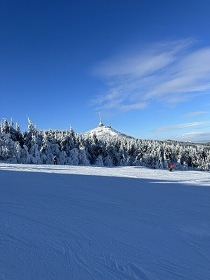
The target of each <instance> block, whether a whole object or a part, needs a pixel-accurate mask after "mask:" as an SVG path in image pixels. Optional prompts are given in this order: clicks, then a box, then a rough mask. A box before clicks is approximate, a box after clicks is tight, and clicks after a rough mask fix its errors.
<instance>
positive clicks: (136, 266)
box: [0, 164, 210, 280]
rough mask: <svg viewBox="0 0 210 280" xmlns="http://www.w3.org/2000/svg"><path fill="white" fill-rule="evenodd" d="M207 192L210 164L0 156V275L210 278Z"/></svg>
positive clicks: (83, 279)
mask: <svg viewBox="0 0 210 280" xmlns="http://www.w3.org/2000/svg"><path fill="white" fill-rule="evenodd" d="M209 201H210V173H209V172H198V171H188V172H187V171H183V172H169V171H167V170H154V169H153V170H152V169H145V168H141V167H116V168H102V167H90V166H86V167H82V166H59V165H57V166H53V165H22V164H20V165H9V164H0V214H1V215H0V279H1V280H28V279H30V280H37V279H39V280H46V279H47V280H57V279H59V280H69V279H74V280H108V279H109V280H123V279H124V280H166V279H167V280H186V279H190V280H207V279H210V266H209V263H210V203H209Z"/></svg>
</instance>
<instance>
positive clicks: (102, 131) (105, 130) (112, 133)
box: [82, 124, 132, 139]
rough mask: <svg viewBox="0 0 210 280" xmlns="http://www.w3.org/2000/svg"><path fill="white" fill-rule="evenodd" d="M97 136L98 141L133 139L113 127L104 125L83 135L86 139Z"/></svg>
mask: <svg viewBox="0 0 210 280" xmlns="http://www.w3.org/2000/svg"><path fill="white" fill-rule="evenodd" d="M94 135H95V136H97V138H98V139H106V138H118V139H120V138H129V139H131V138H132V137H130V136H128V135H125V134H123V133H121V132H119V131H117V130H115V129H113V128H112V127H111V126H106V125H103V124H99V126H98V127H96V128H94V129H92V130H90V131H88V132H86V133H83V134H82V136H84V137H93V136H94Z"/></svg>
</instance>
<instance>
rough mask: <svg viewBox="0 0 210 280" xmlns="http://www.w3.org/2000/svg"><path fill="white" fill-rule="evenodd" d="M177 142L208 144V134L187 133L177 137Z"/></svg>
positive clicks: (209, 136)
mask: <svg viewBox="0 0 210 280" xmlns="http://www.w3.org/2000/svg"><path fill="white" fill-rule="evenodd" d="M176 138H177V140H179V141H192V142H210V132H209V133H208V132H194V131H192V132H188V133H183V134H180V135H177V137H176Z"/></svg>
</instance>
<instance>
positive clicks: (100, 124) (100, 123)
mask: <svg viewBox="0 0 210 280" xmlns="http://www.w3.org/2000/svg"><path fill="white" fill-rule="evenodd" d="M98 114H99V125H98V126H103V123H102V121H101V113H100V112H99V113H98Z"/></svg>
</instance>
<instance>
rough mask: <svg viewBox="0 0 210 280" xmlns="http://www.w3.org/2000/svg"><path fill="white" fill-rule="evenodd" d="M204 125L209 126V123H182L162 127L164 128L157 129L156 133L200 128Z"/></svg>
mask: <svg viewBox="0 0 210 280" xmlns="http://www.w3.org/2000/svg"><path fill="white" fill-rule="evenodd" d="M206 124H210V121H203V122H191V123H182V124H176V125H171V126H164V127H159V128H157V129H156V131H166V130H178V129H185V128H189V127H195V126H202V125H206Z"/></svg>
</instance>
